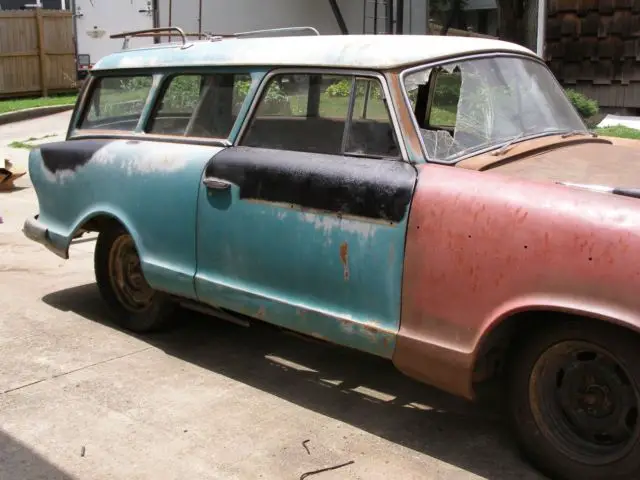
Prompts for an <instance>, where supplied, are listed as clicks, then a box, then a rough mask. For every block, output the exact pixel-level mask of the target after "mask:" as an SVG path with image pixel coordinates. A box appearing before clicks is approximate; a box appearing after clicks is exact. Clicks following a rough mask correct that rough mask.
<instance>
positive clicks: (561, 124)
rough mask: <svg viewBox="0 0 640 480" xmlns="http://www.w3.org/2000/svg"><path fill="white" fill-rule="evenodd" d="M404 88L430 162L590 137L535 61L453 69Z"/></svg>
mask: <svg viewBox="0 0 640 480" xmlns="http://www.w3.org/2000/svg"><path fill="white" fill-rule="evenodd" d="M404 86H405V88H406V91H407V94H408V96H409V99H410V101H411V106H412V109H413V111H414V113H415V116H416V120H417V122H418V126H419V127H420V133H421V135H422V139H423V142H424V147H425V151H426V152H425V153H426V155H427V157H428V158H429V159H430V160H435V161H444V162H449V161H453V160H455V159H457V158H459V157H462V156H464V155H465V154H469V153H472V152H476V151H478V150H484V149H490V148H493V147H500V146H503V145H505V144H506V143H508V142H512V141H514V142H515V141H519V140H521V139H524V138H528V137H534V136H541V135H545V134H553V133H559V132H563V133H564V132H576V131H578V132H585V133H587V130H586V128H585V126H584V124H583V122H582V120H581V119H580V117H579V116H578V114H577V113H576V111H575V110H574V108H573V106H572V105H571V104H570V103H569V102H568V101H567V99H566V97H565V95H564V94H563V91H562V89H561V87H560V86H559V85H558V83H557V82H556V80H555V79H554V78H553V76H552V75H551V73H550V72H549V71H548V70H547V69H546V68H545V67H544V66H543V65H541V64H539V63H538V62H536V61H533V60H528V59H524V58H516V57H496V58H483V59H476V60H468V61H461V62H457V63H450V64H447V65H444V66H440V67H437V68H428V69H424V70H419V71H417V72H413V73H410V74H408V75H406V76H405V78H404Z"/></svg>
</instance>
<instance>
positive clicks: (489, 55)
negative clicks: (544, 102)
mask: <svg viewBox="0 0 640 480" xmlns="http://www.w3.org/2000/svg"><path fill="white" fill-rule="evenodd" d="M496 57H514V58H522V59H526V60H532V61H534V62H537V63H539V64H540V65H543V66H544V67H545V68H546V69H547V71H548V72H549V73H550V74H551V75H552V76H553V78H554V79H555V76H554V75H553V72H552V71H551V69H550V68H549V66H548V65H547V64H546V63H545V62H544V61H543V60H542V59H541V58H540V57H538V56H536V55H534V54H533V53H532V54H531V55H528V54H524V53H516V52H493V53H478V54H473V55H465V56H462V57H449V58H447V59H445V60H442V59H440V60H437V61H433V62H428V63H424V64H422V65H418V66H415V67H410V68H407V69H405V70H403V71H402V72H401V73H400V88H401V90H402V96H403V98H404V102H405V106H406V108H407V109H408V110H409V112H411V122H412V123H413V128H414V130H415V134H416V135H417V136H418V140H419V141H420V147H421V148H422V154H423V155H424V162H420V163H437V164H439V165H455V164H456V163H458V162H461V161H462V160H465V159H467V158H470V157H474V156H476V155H482V154H483V153H486V152H489V151H491V150H495V149H496V148H499V147H500V145H502V144H504V143H505V142H502V144H498V145H494V146H490V147H487V148H484V149H481V150H474V151H473V152H471V153H469V154H467V155H461V156H460V157H456V158H455V159H454V160H452V161H448V162H445V161H442V160H432V159H430V158H429V156H428V155H427V148H426V146H425V144H424V139H423V138H422V135H420V126H419V125H418V121H417V120H416V116H415V113H414V112H413V109H412V108H411V101H410V100H409V95H407V89H406V88H405V83H404V80H405V77H406V76H407V75H411V74H412V73H415V72H419V71H421V70H427V69H430V68H431V69H432V68H435V67H439V66H441V65H448V64H450V63H457V62H464V61H469V60H479V59H484V58H496ZM556 82H557V80H556ZM534 135H535V134H534ZM542 135H546V134H540V136H542ZM536 137H537V136H536ZM531 138H535V137H524V138H523V139H522V140H523V141H524V140H530V139H531ZM517 143H520V142H517Z"/></svg>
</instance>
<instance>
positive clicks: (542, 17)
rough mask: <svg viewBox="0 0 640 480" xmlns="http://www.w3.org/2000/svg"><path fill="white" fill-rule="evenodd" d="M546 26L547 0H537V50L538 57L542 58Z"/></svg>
mask: <svg viewBox="0 0 640 480" xmlns="http://www.w3.org/2000/svg"><path fill="white" fill-rule="evenodd" d="M546 26H547V1H546V0H539V1H538V32H537V33H538V45H537V49H536V50H537V51H536V53H537V54H538V56H539V57H543V58H544V45H545V43H546V42H545V36H546V30H547V29H546Z"/></svg>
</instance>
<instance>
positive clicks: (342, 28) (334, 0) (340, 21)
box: [329, 0, 349, 35]
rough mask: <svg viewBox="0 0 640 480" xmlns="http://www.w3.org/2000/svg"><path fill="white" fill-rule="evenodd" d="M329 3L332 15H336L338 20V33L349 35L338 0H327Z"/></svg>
mask: <svg viewBox="0 0 640 480" xmlns="http://www.w3.org/2000/svg"><path fill="white" fill-rule="evenodd" d="M329 5H331V10H333V16H334V17H336V22H338V28H340V33H342V35H349V30H348V29H347V24H346V23H345V22H344V17H343V16H342V12H341V11H340V7H339V6H338V0H329Z"/></svg>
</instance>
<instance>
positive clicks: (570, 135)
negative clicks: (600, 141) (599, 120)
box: [562, 130, 598, 138]
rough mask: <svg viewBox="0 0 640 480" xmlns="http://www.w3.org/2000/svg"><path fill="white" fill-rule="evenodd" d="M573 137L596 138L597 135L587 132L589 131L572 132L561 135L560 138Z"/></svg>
mask: <svg viewBox="0 0 640 480" xmlns="http://www.w3.org/2000/svg"><path fill="white" fill-rule="evenodd" d="M575 135H590V136H591V137H593V138H597V137H598V134H597V133H595V132H589V131H585V130H572V131H571V132H567V133H565V134H563V135H562V138H569V137H573V136H575Z"/></svg>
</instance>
